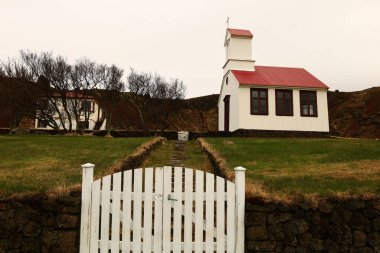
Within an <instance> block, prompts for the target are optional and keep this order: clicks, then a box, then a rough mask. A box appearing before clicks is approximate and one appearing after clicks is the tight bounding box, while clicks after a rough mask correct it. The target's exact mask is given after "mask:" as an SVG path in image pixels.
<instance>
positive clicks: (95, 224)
mask: <svg viewBox="0 0 380 253" xmlns="http://www.w3.org/2000/svg"><path fill="white" fill-rule="evenodd" d="M99 200H100V179H99V180H96V181H95V182H93V183H92V199H91V201H92V204H91V228H90V238H91V240H90V252H98V248H99V246H98V239H99V209H100V202H99Z"/></svg>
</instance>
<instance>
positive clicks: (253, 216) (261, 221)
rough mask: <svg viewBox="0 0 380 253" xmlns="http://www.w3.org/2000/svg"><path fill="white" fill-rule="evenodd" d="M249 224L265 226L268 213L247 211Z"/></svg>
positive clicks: (247, 222)
mask: <svg viewBox="0 0 380 253" xmlns="http://www.w3.org/2000/svg"><path fill="white" fill-rule="evenodd" d="M245 223H246V224H247V226H264V225H266V223H267V215H266V214H265V213H263V212H249V213H246V221H245Z"/></svg>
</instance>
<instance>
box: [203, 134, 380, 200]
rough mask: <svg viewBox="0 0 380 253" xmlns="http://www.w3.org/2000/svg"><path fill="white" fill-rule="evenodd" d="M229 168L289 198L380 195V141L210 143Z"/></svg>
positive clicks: (212, 140)
mask: <svg viewBox="0 0 380 253" xmlns="http://www.w3.org/2000/svg"><path fill="white" fill-rule="evenodd" d="M206 140H207V141H208V142H209V143H210V144H211V145H212V146H213V147H214V148H215V149H216V150H217V151H219V153H220V154H221V155H222V156H223V157H224V158H225V159H226V161H227V164H228V166H229V168H230V169H233V168H234V167H236V166H243V167H245V168H246V169H247V172H246V173H247V179H248V181H249V182H252V183H253V184H254V185H255V184H256V185H258V186H262V187H263V189H264V190H265V191H268V192H272V193H273V192H276V193H279V194H285V195H292V194H297V195H300V194H302V195H305V194H306V195H309V194H310V195H319V196H330V195H336V194H341V193H344V194H360V195H363V194H364V195H366V194H380V141H376V140H343V139H295V138H294V139H257V138H206Z"/></svg>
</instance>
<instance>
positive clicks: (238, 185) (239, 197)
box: [234, 166, 245, 253]
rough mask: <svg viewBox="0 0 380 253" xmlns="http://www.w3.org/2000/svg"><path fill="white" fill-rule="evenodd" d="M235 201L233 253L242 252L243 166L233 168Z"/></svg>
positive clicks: (243, 211)
mask: <svg viewBox="0 0 380 253" xmlns="http://www.w3.org/2000/svg"><path fill="white" fill-rule="evenodd" d="M234 170H235V201H236V214H235V215H236V241H235V243H236V245H235V253H244V216H245V168H243V167H240V166H239V167H236V168H235V169H234Z"/></svg>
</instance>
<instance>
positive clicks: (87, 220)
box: [79, 163, 95, 253]
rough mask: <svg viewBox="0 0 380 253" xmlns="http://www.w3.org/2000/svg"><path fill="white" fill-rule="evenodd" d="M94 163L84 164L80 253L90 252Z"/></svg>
mask: <svg viewBox="0 0 380 253" xmlns="http://www.w3.org/2000/svg"><path fill="white" fill-rule="evenodd" d="M94 167H95V165H94V164H91V163H86V164H83V165H82V173H83V174H82V209H81V217H80V218H81V219H80V220H81V222H80V247H79V252H80V253H89V252H90V224H91V215H90V210H91V193H92V189H91V188H92V187H91V186H92V181H93V180H94Z"/></svg>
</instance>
